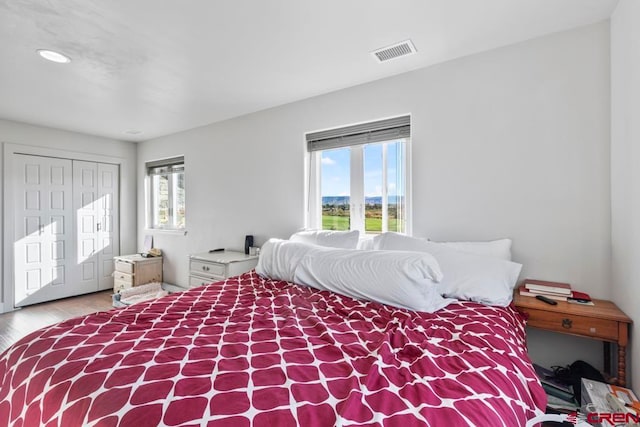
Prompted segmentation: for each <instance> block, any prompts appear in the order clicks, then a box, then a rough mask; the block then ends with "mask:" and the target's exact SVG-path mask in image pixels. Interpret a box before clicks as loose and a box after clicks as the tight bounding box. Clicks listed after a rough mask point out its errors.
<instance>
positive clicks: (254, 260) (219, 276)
mask: <svg viewBox="0 0 640 427" xmlns="http://www.w3.org/2000/svg"><path fill="white" fill-rule="evenodd" d="M257 264H258V256H256V255H245V254H244V253H242V252H235V251H224V252H211V253H210V252H204V253H199V254H193V255H190V256H189V287H190V288H194V287H196V286H203V285H207V284H209V283H212V282H217V281H220V280H225V279H227V278H229V277H233V276H238V275H240V274H242V273H246V272H247V271H249V270H251V269H252V268H254V267H255V266H256V265H257Z"/></svg>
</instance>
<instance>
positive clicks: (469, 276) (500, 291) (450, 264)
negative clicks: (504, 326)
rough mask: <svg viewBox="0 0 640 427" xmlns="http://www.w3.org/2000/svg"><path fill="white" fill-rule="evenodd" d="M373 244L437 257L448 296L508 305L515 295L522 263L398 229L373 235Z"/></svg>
mask: <svg viewBox="0 0 640 427" xmlns="http://www.w3.org/2000/svg"><path fill="white" fill-rule="evenodd" d="M374 247H375V248H376V249H382V250H402V251H408V250H410V251H419V252H427V253H430V254H431V255H433V256H434V257H435V259H436V260H437V261H438V264H439V265H440V268H441V269H442V273H443V275H444V277H443V278H442V280H441V281H440V283H439V284H438V287H439V289H440V291H441V292H442V294H443V295H444V296H445V297H450V298H458V299H463V300H469V301H476V302H480V303H483V304H488V305H498V306H503V307H504V306H507V305H509V304H510V303H511V299H512V297H513V288H514V286H515V285H516V282H517V280H518V276H519V275H520V270H521V269H522V264H517V263H515V262H511V261H505V260H503V259H498V258H491V257H487V256H482V255H474V254H470V253H465V252H461V251H457V250H455V249H451V248H449V247H447V246H445V245H441V244H438V243H434V242H429V241H428V240H425V239H418V238H415V237H409V236H404V235H401V234H396V233H383V234H381V235H379V236H376V237H375V238H374Z"/></svg>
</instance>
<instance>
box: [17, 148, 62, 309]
mask: <svg viewBox="0 0 640 427" xmlns="http://www.w3.org/2000/svg"><path fill="white" fill-rule="evenodd" d="M13 156H14V160H15V162H14V165H13V176H12V179H13V182H14V183H15V186H14V188H13V190H14V192H13V202H14V225H15V226H14V229H13V230H12V231H8V232H7V236H11V235H13V247H14V253H13V261H14V262H13V265H14V291H15V301H14V303H15V305H16V306H17V307H20V306H23V305H28V304H35V303H38V302H43V301H49V300H52V299H57V298H64V297H67V296H70V295H73V294H74V289H73V284H72V283H71V282H69V281H68V279H69V271H70V269H72V265H73V258H72V257H70V254H69V252H68V250H66V249H67V248H68V247H69V245H70V244H71V242H72V237H71V235H70V230H71V227H69V224H70V221H71V218H72V203H71V199H72V197H71V193H72V163H71V160H67V159H57V158H49V157H39V156H30V155H23V154H14V155H13Z"/></svg>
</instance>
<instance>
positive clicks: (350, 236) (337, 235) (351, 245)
mask: <svg viewBox="0 0 640 427" xmlns="http://www.w3.org/2000/svg"><path fill="white" fill-rule="evenodd" d="M358 237H360V232H359V231H358V230H352V231H331V230H308V231H298V232H297V233H294V234H292V235H291V237H290V238H289V240H291V241H292V242H301V243H308V244H310V245H318V246H326V247H329V248H342V249H355V248H356V247H357V246H358Z"/></svg>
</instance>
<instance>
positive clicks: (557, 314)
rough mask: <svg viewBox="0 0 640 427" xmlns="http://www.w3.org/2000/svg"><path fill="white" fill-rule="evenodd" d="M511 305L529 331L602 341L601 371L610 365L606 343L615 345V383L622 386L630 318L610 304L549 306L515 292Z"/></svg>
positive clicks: (600, 302) (559, 303)
mask: <svg viewBox="0 0 640 427" xmlns="http://www.w3.org/2000/svg"><path fill="white" fill-rule="evenodd" d="M513 302H514V304H515V306H516V307H517V309H518V310H519V311H520V312H522V313H525V315H526V316H528V320H527V325H528V326H531V327H533V328H538V329H544V330H547V331H552V332H558V333H561V334H569V335H577V336H580V337H586V338H592V339H597V340H600V341H603V342H604V359H605V370H606V371H607V372H609V370H610V366H611V352H610V343H615V344H617V346H618V357H617V371H616V372H614V373H615V374H617V381H618V384H619V385H622V386H624V385H625V383H626V351H627V345H628V341H629V325H630V324H631V319H630V318H629V317H628V316H627V315H626V314H624V313H623V312H622V310H620V309H619V308H618V307H617V306H616V305H615V304H614V303H612V302H611V301H606V300H597V299H596V300H593V302H594V305H580V304H571V303H568V302H565V301H558V304H557V305H549V304H547V303H545V302H543V301H540V300H538V299H536V298H533V297H527V296H522V295H519V294H518V292H517V291H516V293H515V295H514V298H513Z"/></svg>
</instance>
